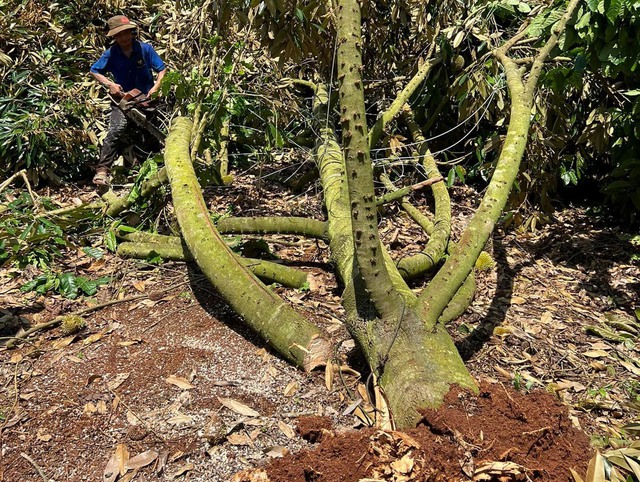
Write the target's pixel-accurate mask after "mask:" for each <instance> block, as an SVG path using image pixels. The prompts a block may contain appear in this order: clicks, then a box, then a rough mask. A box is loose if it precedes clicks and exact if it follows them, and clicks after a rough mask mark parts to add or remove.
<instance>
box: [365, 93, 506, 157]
mask: <svg viewBox="0 0 640 482" xmlns="http://www.w3.org/2000/svg"><path fill="white" fill-rule="evenodd" d="M500 90H503V88H496V89H494V90H492V91H491V95H490V96H489V97H487V98H486V99H485V101H484V102H483V103H482V104H481V105H480V106H479V107H478V108H477V109H476V110H475V111H473V112H472V113H471V114H469V115H468V116H467V117H466V118H465V119H463V120H462V121H460V122H459V123H458V124H456V125H455V126H453V127H452V128H451V129H449V130H447V131H445V132H441V133H440V134H436V135H434V136H432V137H429V138H427V139H425V140H423V141H419V142H411V143H408V144H404V146H405V147H412V146H421V145H422V144H424V143H426V142H430V141H433V140H435V139H438V138H440V137H443V136H445V135H447V134H450V133H451V132H453V131H455V130H456V129H458V128H460V127H462V126H463V125H464V124H466V123H467V121H468V120H469V119H471V118H472V117H473V116H475V115H476V114H477V113H478V112H479V111H480V110H481V109H482V108H483V107H485V106H487V104H489V102H490V101H491V100H492V99H493V97H494V96H495V94H496V92H498V91H500ZM487 110H488V107H487V108H485V111H484V112H483V115H482V116H481V117H480V118H483V116H484V114H485V113H486V112H487ZM477 125H478V123H476V126H477ZM454 145H455V144H454ZM387 149H388V147H381V148H378V149H371V152H372V153H374V152H380V151H386V150H387Z"/></svg>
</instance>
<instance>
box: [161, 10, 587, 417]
mask: <svg viewBox="0 0 640 482" xmlns="http://www.w3.org/2000/svg"><path fill="white" fill-rule="evenodd" d="M577 5H578V1H577V0H572V1H571V2H570V3H569V4H568V6H567V9H566V12H565V14H564V15H563V16H562V18H561V19H560V20H559V21H558V22H557V23H556V24H555V26H554V28H553V30H552V33H551V35H550V37H549V38H548V39H547V40H546V42H544V43H543V44H542V45H541V46H540V47H539V48H537V49H536V54H535V55H534V56H532V57H530V58H528V59H520V58H512V57H511V56H510V55H509V52H510V50H511V49H512V48H513V47H514V46H516V45H518V44H519V43H520V42H523V41H525V42H526V28H525V27H526V25H524V26H523V27H522V28H520V29H519V30H518V31H517V32H516V33H515V34H514V35H513V36H512V37H511V38H510V39H509V40H506V41H504V42H503V43H502V45H500V46H499V47H498V48H495V49H494V50H493V51H492V52H491V54H492V55H493V57H494V59H495V61H496V62H498V63H499V64H500V66H501V68H502V69H503V71H504V75H505V76H506V84H507V88H508V93H509V99H510V113H509V116H508V127H507V131H506V136H505V138H504V142H503V144H502V146H501V151H500V155H499V158H498V161H497V163H496V166H495V169H494V171H493V174H492V177H491V180H490V182H489V184H488V187H487V189H486V190H485V193H484V196H483V198H482V201H481V203H480V205H479V207H478V209H477V211H476V213H475V214H474V216H473V217H472V219H471V220H470V221H469V223H468V225H467V227H466V228H465V230H464V232H463V234H462V235H461V237H460V239H459V240H458V242H457V243H456V244H455V245H453V244H452V243H450V242H449V237H450V218H451V215H450V209H451V208H450V204H449V200H448V195H447V192H446V187H445V184H444V180H443V179H442V177H441V175H440V173H439V172H438V168H437V165H436V163H435V161H434V158H433V156H432V155H431V153H430V151H429V148H428V143H427V142H425V141H424V138H423V135H424V134H423V133H422V132H421V129H420V127H419V126H418V125H417V123H416V121H415V118H414V116H413V115H412V111H411V109H410V108H409V107H408V106H407V102H408V101H409V99H410V98H411V96H412V95H413V94H414V93H415V91H416V89H417V88H418V86H420V85H421V83H422V82H423V80H424V78H425V77H426V76H427V75H428V74H429V70H430V68H431V67H432V66H433V65H435V64H437V63H438V62H439V55H438V53H437V48H433V49H432V52H435V54H434V55H433V56H432V57H431V58H430V59H429V61H427V62H425V63H424V64H423V65H422V66H421V68H419V69H418V70H417V73H416V74H415V76H414V77H413V78H412V79H411V80H410V81H409V82H407V83H406V85H405V86H404V88H402V89H401V90H400V91H399V93H398V95H397V96H396V98H395V99H394V101H393V102H392V103H391V105H390V106H389V108H388V109H387V110H386V111H385V112H382V113H380V115H379V117H378V120H377V121H376V122H375V123H374V124H373V126H369V125H368V122H367V113H366V102H367V101H366V99H365V88H364V83H363V78H362V72H363V70H364V68H365V67H364V63H363V51H364V50H365V46H364V38H363V32H362V25H363V23H362V8H361V5H360V3H359V2H358V1H357V0H338V1H337V2H336V5H335V6H334V8H333V9H332V19H333V21H334V22H335V35H336V37H335V47H336V56H335V66H334V67H335V74H336V78H337V82H338V96H337V101H335V102H334V100H333V99H332V98H331V97H330V96H329V95H328V93H327V87H326V86H327V84H328V83H330V82H331V81H332V79H330V78H325V79H322V77H321V76H316V77H317V78H312V79H302V80H297V81H292V83H294V84H299V85H304V86H305V87H306V88H308V89H310V90H311V91H312V92H313V102H314V106H313V111H314V114H315V117H316V119H317V129H316V132H317V133H318V138H317V140H316V147H315V150H314V155H315V160H316V164H317V169H318V172H319V176H320V180H321V183H322V186H323V193H324V200H325V208H326V211H327V220H326V221H325V223H324V228H323V229H321V232H322V235H323V237H324V238H325V239H326V240H327V242H328V243H329V246H330V248H331V253H332V259H333V261H334V263H335V266H336V270H337V274H338V276H339V278H340V279H341V281H342V283H343V285H344V292H343V298H342V303H343V306H344V308H345V311H346V319H345V320H344V321H345V324H346V326H347V328H348V331H349V332H350V334H351V335H352V336H353V338H354V340H355V341H356V343H357V346H358V347H359V349H360V350H361V351H362V353H363V355H364V357H365V358H366V360H367V362H368V365H369V367H370V369H371V373H372V375H373V379H374V380H375V385H376V386H375V391H376V394H377V398H378V399H377V401H376V404H377V405H378V406H379V412H378V413H380V414H383V415H384V414H386V415H389V414H390V419H388V420H386V422H385V421H383V423H382V424H383V425H385V424H386V425H387V426H389V425H391V426H396V427H399V428H406V427H411V426H413V425H415V424H416V423H417V422H418V421H419V419H420V410H421V409H426V408H435V407H438V405H439V404H440V403H441V402H442V400H443V398H444V396H445V395H446V394H447V392H448V391H449V390H450V388H451V387H452V386H453V385H458V386H460V387H464V388H468V389H471V390H474V389H475V382H474V380H473V379H472V377H471V376H470V374H469V372H468V371H467V369H466V368H465V366H464V363H463V361H462V359H461V357H460V355H459V353H458V352H457V350H456V348H455V345H454V344H453V342H452V340H451V338H450V336H449V335H448V333H447V331H446V327H445V323H446V321H447V320H448V319H450V318H451V317H453V316H456V315H457V314H459V313H460V307H462V309H464V308H465V307H466V305H467V304H468V302H469V300H470V298H471V296H470V292H472V291H473V288H474V284H475V281H474V280H473V268H474V264H475V263H476V260H477V258H478V257H479V255H480V253H481V252H482V250H483V248H484V246H485V244H486V243H487V241H488V239H489V237H490V235H491V233H492V231H493V229H494V226H495V224H496V222H497V221H498V219H499V217H500V215H501V213H502V211H503V209H504V206H505V204H506V202H507V199H508V196H509V193H510V191H511V189H512V186H513V184H514V181H515V179H516V176H517V174H518V170H519V166H520V162H521V160H522V157H523V154H524V151H525V147H526V144H527V138H528V132H529V127H530V122H531V116H532V115H531V114H532V111H533V109H534V94H535V91H536V87H537V84H538V80H539V78H540V75H541V72H542V70H543V68H544V63H545V61H546V60H547V59H548V58H549V55H550V53H551V52H552V50H553V49H554V48H555V47H556V45H557V43H558V39H559V37H560V35H561V34H562V32H563V30H564V28H565V26H566V24H567V22H568V21H570V19H571V17H572V15H573V13H574V11H575V9H576V7H577ZM368 25H370V24H368ZM334 111H337V112H338V113H339V114H338V119H337V121H338V123H339V129H338V128H335V127H333V123H332V122H325V121H326V119H328V118H332V116H333V113H334ZM399 116H401V117H402V119H404V122H405V123H406V126H407V130H408V132H411V134H412V135H413V139H414V141H415V142H416V144H415V145H416V146H418V147H417V149H416V152H415V159H416V163H420V164H422V165H423V167H424V171H425V172H426V173H427V176H428V177H429V178H431V180H432V184H431V188H432V191H433V193H434V197H435V199H436V213H435V215H434V221H433V222H431V221H429V220H425V219H424V216H421V215H420V213H419V212H415V209H414V210H413V211H412V206H411V205H410V203H408V201H406V199H403V194H406V193H407V192H406V191H400V192H398V193H397V196H396V197H397V198H399V199H400V200H401V202H402V204H403V206H404V207H405V208H406V209H407V210H408V212H409V213H410V214H413V215H414V216H415V218H416V219H417V220H418V221H419V222H420V221H421V222H422V224H421V225H423V226H424V228H425V230H427V232H429V233H430V235H431V238H430V242H429V243H428V244H427V246H426V247H425V252H423V253H422V254H421V255H418V257H417V258H416V259H412V260H411V259H410V260H402V261H400V262H398V263H394V262H393V261H392V259H391V257H390V256H389V253H388V252H387V249H386V248H385V246H384V245H383V244H382V243H381V240H380V236H379V233H378V216H379V213H378V209H377V205H378V203H379V202H381V201H380V199H379V198H377V197H376V192H375V189H374V176H375V175H376V174H377V173H376V172H375V170H374V168H373V165H372V162H371V152H372V148H374V147H375V146H376V145H377V142H379V140H380V138H381V135H382V133H383V132H384V130H385V128H386V127H387V125H388V124H389V123H390V122H391V121H392V120H393V119H395V118H397V117H399ZM338 132H339V133H340V135H339V136H338ZM193 138H194V131H193V122H192V120H190V119H189V118H188V117H182V118H178V119H175V120H174V122H173V125H172V128H171V131H170V135H169V138H168V139H167V146H166V151H165V162H166V173H167V175H168V179H169V182H170V184H171V191H172V199H173V203H174V208H175V212H176V216H177V219H178V222H179V224H180V229H181V234H182V237H183V239H184V242H185V244H186V249H187V250H188V252H189V253H190V254H191V255H192V257H193V259H194V260H195V262H197V263H198V265H199V266H200V268H201V269H202V270H203V272H204V273H205V274H206V275H207V276H208V278H209V279H210V281H211V282H212V283H213V284H214V286H215V287H216V288H217V290H218V291H219V292H220V293H221V294H222V295H223V296H224V297H225V299H226V300H227V301H228V302H229V304H230V305H231V306H232V307H233V308H234V309H235V310H236V311H237V312H238V313H239V314H240V315H241V316H242V317H243V318H244V319H245V320H246V322H247V323H248V324H249V325H250V326H251V327H252V328H253V329H254V330H255V331H256V332H257V333H259V334H260V335H261V336H262V337H263V338H264V339H265V340H266V342H267V343H269V344H270V345H271V346H272V347H273V348H274V349H275V350H277V351H278V352H279V353H280V354H281V355H282V356H283V357H285V358H286V359H288V360H290V361H291V362H292V363H294V364H296V365H298V366H300V367H303V368H304V369H306V370H311V369H313V368H315V367H317V366H319V365H322V364H324V363H326V362H327V361H328V359H329V357H330V354H331V351H332V350H331V347H330V344H329V342H328V341H327V340H326V339H325V338H324V337H323V335H322V333H321V331H320V330H319V329H318V328H317V327H315V326H314V325H313V324H312V323H311V322H309V321H308V320H306V319H304V318H303V317H302V316H301V315H300V314H298V313H297V312H296V311H295V310H293V309H292V308H291V307H290V306H289V305H288V304H287V303H286V302H284V301H283V300H281V299H280V298H278V297H277V296H276V295H275V294H274V293H273V292H272V291H270V290H268V289H267V288H265V287H264V285H263V284H262V283H261V282H260V281H259V280H257V278H256V277H255V276H254V275H253V274H251V272H249V271H248V269H247V268H246V267H245V266H244V265H243V264H242V263H241V261H240V260H238V258H237V257H236V256H235V255H234V254H233V253H232V251H231V250H230V248H229V247H228V246H227V245H226V244H225V242H224V239H223V238H222V237H221V236H220V234H219V231H218V229H217V228H216V226H215V224H214V223H213V221H212V220H211V217H210V216H209V213H208V212H207V209H206V204H205V202H204V200H203V198H202V194H201V186H200V185H199V183H198V179H197V176H196V173H195V171H194V169H193V167H192V154H193V153H194V149H193V146H192V139H193ZM384 181H385V182H387V183H388V185H389V186H390V189H392V190H393V188H392V184H389V183H390V181H389V179H384ZM287 223H289V225H290V226H292V230H291V231H288V230H287V227H286V226H283V225H282V223H281V222H280V223H278V225H276V224H275V223H274V224H270V223H269V222H265V221H264V220H252V221H249V222H247V223H245V224H244V225H243V227H241V228H238V230H237V231H236V232H261V233H266V232H279V233H287V232H296V233H298V234H300V233H306V232H308V233H309V235H311V236H317V235H318V234H317V230H316V231H315V233H316V234H313V232H312V231H313V230H312V229H311V228H309V229H308V231H307V230H305V222H304V221H303V220H298V219H293V218H292V219H288V220H287ZM293 226H295V228H293ZM294 229H295V231H294ZM445 253H448V256H446V260H445V261H444V262H442V260H443V259H445ZM434 266H437V267H439V269H438V271H437V273H436V274H435V275H434V276H433V277H432V278H431V280H430V281H429V283H428V284H427V285H426V287H425V288H424V290H423V291H422V293H421V294H420V295H415V294H414V293H413V291H412V290H411V289H410V288H409V287H408V285H407V283H406V281H405V279H404V278H407V277H410V276H416V275H419V274H420V273H422V272H423V271H424V270H426V269H429V268H432V267H434ZM403 275H404V278H403Z"/></svg>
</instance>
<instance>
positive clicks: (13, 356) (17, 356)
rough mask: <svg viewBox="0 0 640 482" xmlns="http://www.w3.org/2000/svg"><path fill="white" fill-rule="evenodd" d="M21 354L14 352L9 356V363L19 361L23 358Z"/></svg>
mask: <svg viewBox="0 0 640 482" xmlns="http://www.w3.org/2000/svg"><path fill="white" fill-rule="evenodd" d="M23 358H24V357H23V356H22V355H21V354H20V353H15V354H14V355H12V356H11V359H10V360H9V361H10V362H11V363H20V362H21V361H22V360H23Z"/></svg>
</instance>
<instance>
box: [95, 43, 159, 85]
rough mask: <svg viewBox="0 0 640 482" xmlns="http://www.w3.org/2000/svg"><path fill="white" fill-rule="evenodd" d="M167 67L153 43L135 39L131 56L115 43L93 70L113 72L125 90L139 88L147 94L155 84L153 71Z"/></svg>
mask: <svg viewBox="0 0 640 482" xmlns="http://www.w3.org/2000/svg"><path fill="white" fill-rule="evenodd" d="M166 68H167V66H166V65H165V63H164V62H163V61H162V59H161V58H160V56H159V55H158V54H157V53H156V51H155V50H153V47H152V46H151V45H149V44H146V43H144V42H140V41H139V40H134V41H133V48H132V51H131V56H130V57H127V56H126V55H124V53H123V52H122V49H121V48H120V46H119V45H118V44H116V43H114V44H113V45H112V46H111V47H109V48H108V49H107V50H106V51H105V53H103V54H102V56H101V57H100V58H99V59H98V61H97V62H96V63H94V64H93V65H92V66H91V72H93V73H97V74H102V75H105V74H106V73H107V72H111V74H113V77H114V79H115V81H116V83H118V84H120V85H121V86H122V89H123V90H124V91H125V92H128V91H130V90H132V89H139V90H140V91H142V92H143V93H144V94H145V95H146V94H148V93H149V90H151V87H153V84H154V81H153V74H152V73H151V71H152V70H153V71H155V72H161V71H163V70H164V69H166Z"/></svg>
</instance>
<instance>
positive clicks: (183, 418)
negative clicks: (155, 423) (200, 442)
mask: <svg viewBox="0 0 640 482" xmlns="http://www.w3.org/2000/svg"><path fill="white" fill-rule="evenodd" d="M192 422H193V418H192V417H190V416H189V415H185V414H184V413H178V414H177V415H175V416H173V417H171V418H170V419H169V420H167V423H170V424H171V425H181V424H184V423H192Z"/></svg>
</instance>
